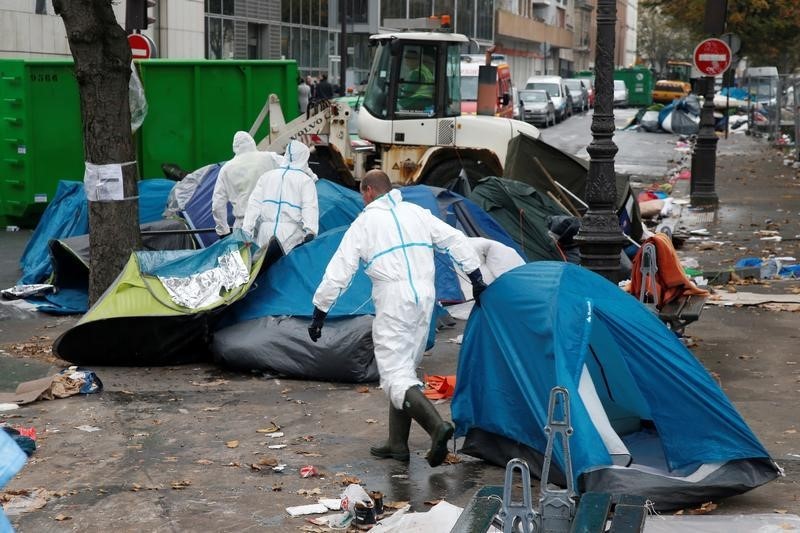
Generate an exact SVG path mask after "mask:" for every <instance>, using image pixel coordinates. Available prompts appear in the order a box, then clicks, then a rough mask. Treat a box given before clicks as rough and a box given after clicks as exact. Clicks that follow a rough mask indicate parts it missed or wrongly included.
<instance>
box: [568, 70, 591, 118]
mask: <svg viewBox="0 0 800 533" xmlns="http://www.w3.org/2000/svg"><path fill="white" fill-rule="evenodd" d="M564 84H565V85H566V86H567V88H568V89H569V93H570V94H571V95H572V109H573V111H577V112H578V113H580V112H583V111H586V110H588V109H589V90H588V89H587V88H586V85H585V84H584V81H583V80H581V79H578V78H570V79H566V80H564Z"/></svg>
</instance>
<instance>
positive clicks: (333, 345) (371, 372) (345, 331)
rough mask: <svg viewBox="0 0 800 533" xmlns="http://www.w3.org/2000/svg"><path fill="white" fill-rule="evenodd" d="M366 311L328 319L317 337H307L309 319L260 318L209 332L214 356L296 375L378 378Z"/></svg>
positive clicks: (250, 367)
mask: <svg viewBox="0 0 800 533" xmlns="http://www.w3.org/2000/svg"><path fill="white" fill-rule="evenodd" d="M372 319H373V317H372V316H371V315H362V316H354V317H348V318H332V319H328V320H327V321H326V322H325V327H323V328H322V338H320V339H319V340H318V341H317V342H312V341H311V339H310V338H309V337H308V324H309V322H310V319H308V318H294V317H264V318H256V319H253V320H248V321H247V322H241V323H239V324H235V325H233V326H229V327H227V328H224V329H222V330H220V331H218V332H216V333H215V334H214V339H213V341H212V343H211V353H212V354H213V355H214V361H215V362H217V363H219V364H222V365H225V366H229V367H233V368H236V369H239V370H261V371H265V372H270V373H273V374H279V375H282V376H286V377H290V378H297V379H313V380H320V381H339V382H344V383H363V382H372V381H377V380H378V367H377V364H376V363H375V355H374V352H373V348H372Z"/></svg>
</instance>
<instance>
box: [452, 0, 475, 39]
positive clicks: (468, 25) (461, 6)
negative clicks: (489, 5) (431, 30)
mask: <svg viewBox="0 0 800 533" xmlns="http://www.w3.org/2000/svg"><path fill="white" fill-rule="evenodd" d="M456 10H457V12H456V27H455V30H456V31H457V32H458V33H463V34H464V35H466V36H467V37H475V0H459V1H458V5H457V7H456Z"/></svg>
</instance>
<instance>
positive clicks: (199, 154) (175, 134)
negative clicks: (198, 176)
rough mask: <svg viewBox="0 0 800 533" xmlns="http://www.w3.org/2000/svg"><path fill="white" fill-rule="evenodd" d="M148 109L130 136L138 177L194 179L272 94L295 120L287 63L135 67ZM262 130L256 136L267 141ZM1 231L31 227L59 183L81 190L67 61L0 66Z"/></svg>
mask: <svg viewBox="0 0 800 533" xmlns="http://www.w3.org/2000/svg"><path fill="white" fill-rule="evenodd" d="M137 66H138V68H139V71H140V73H141V78H142V83H143V85H144V88H145V94H146V97H147V103H148V108H149V109H148V113H147V117H146V118H145V121H144V123H143V125H142V127H141V129H140V130H139V132H137V135H136V137H137V139H136V140H137V144H138V148H137V150H138V152H137V155H138V160H139V171H140V174H141V175H142V176H144V177H156V176H161V175H162V172H161V164H162V163H177V164H179V165H180V166H182V167H184V168H186V169H189V170H193V169H195V168H199V167H201V166H203V165H206V164H208V163H214V162H219V161H224V160H227V159H230V157H231V155H232V152H231V142H232V139H233V134H234V133H235V132H236V131H237V130H249V129H250V126H251V125H252V123H253V122H254V121H255V119H256V117H257V116H258V113H259V112H260V111H261V108H262V106H263V105H264V103H265V102H266V100H267V97H268V96H269V94H270V93H275V94H277V95H278V97H279V98H280V99H281V106H282V108H283V113H284V116H286V117H287V120H291V119H292V118H294V117H296V116H297V114H298V110H297V64H296V63H295V62H294V61H283V60H280V61H224V60H219V61H215V60H181V61H174V60H165V59H151V60H144V61H137ZM268 127H269V126H268V121H265V123H264V124H263V125H262V127H261V129H260V130H259V131H258V132H257V134H256V135H255V137H256V140H257V141H258V140H260V139H261V138H262V137H264V136H265V135H266V133H267V131H268ZM0 143H1V144H0V224H2V225H4V226H5V225H18V226H31V225H34V224H35V223H36V221H37V219H38V217H39V215H40V214H41V213H42V211H44V208H45V207H46V205H47V203H48V202H49V201H50V200H51V199H52V197H53V195H54V194H55V191H56V187H57V185H58V182H59V180H62V179H71V180H79V181H80V180H82V179H83V172H84V154H83V133H82V127H81V116H80V101H79V98H78V87H77V83H76V81H75V75H74V73H73V66H72V60H71V59H55V60H20V59H0Z"/></svg>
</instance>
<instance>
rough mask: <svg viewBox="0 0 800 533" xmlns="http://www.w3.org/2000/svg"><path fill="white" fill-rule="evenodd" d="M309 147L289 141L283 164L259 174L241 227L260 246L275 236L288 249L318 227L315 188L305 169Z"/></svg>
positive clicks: (313, 232)
mask: <svg viewBox="0 0 800 533" xmlns="http://www.w3.org/2000/svg"><path fill="white" fill-rule="evenodd" d="M308 157H309V150H308V146H306V145H305V144H303V143H301V142H300V141H291V142H289V144H288V146H287V147H286V153H284V155H283V158H284V161H285V163H284V165H282V166H280V167H278V168H276V169H274V170H270V171H269V172H267V173H265V174H263V175H262V176H261V177H260V178H259V179H258V183H257V184H256V186H255V188H254V189H253V192H252V194H250V199H249V201H248V203H247V211H246V212H245V215H244V222H243V224H242V228H243V229H244V230H245V231H247V232H248V233H249V234H250V235H251V236H252V237H253V239H254V241H255V242H256V244H258V245H259V246H261V247H264V246H266V245H267V244H268V243H269V240H270V239H271V238H272V237H276V238H277V239H278V241H279V242H280V243H281V246H282V247H283V252H284V253H287V254H288V253H289V252H290V251H291V250H292V249H293V248H294V247H295V246H297V245H298V244H300V243H303V242H309V241H311V240H312V239H314V237H315V236H316V235H317V231H318V230H319V205H318V203H317V188H316V186H315V185H314V179H312V178H311V177H310V176H309V175H308V174H307V173H306V169H307V168H308Z"/></svg>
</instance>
